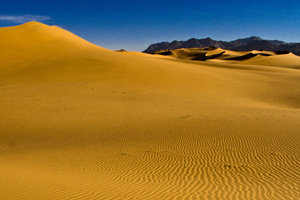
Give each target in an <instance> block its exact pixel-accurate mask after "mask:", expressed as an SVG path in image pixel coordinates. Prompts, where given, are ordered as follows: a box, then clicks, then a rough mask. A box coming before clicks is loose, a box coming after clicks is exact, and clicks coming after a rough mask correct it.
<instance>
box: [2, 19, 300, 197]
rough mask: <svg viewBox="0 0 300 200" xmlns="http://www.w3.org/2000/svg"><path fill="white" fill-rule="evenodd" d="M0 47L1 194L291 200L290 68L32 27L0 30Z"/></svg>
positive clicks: (294, 150) (299, 75) (295, 148)
mask: <svg viewBox="0 0 300 200" xmlns="http://www.w3.org/2000/svg"><path fill="white" fill-rule="evenodd" d="M0 51H1V52H0V53H1V57H0V163H1V165H0V180H1V181H0V188H1V189H0V199H218V200H219V199H224V200H225V199H226V200H227V199H272V200H273V199H278V200H279V199H299V198H300V181H299V180H300V170H299V164H300V146H299V144H300V136H299V130H300V123H299V122H300V111H299V108H300V90H299V88H300V71H299V70H297V69H289V68H285V66H282V65H281V64H280V65H279V67H273V66H267V65H269V64H268V63H267V62H270V61H269V60H266V61H265V60H264V61H260V60H259V59H260V58H259V57H260V55H258V56H256V57H253V58H251V59H248V60H247V61H242V62H240V63H238V62H234V64H232V63H230V62H207V61H191V60H189V59H175V58H172V57H169V56H160V55H144V54H141V53H132V52H124V53H121V52H113V51H110V50H107V49H104V48H101V47H98V46H96V45H93V44H91V43H89V42H87V41H85V40H83V39H81V38H79V37H77V36H75V35H73V34H72V33H69V32H68V31H65V30H63V29H61V28H58V27H55V26H47V25H44V24H40V23H37V22H30V23H27V24H24V25H21V26H16V27H9V28H1V29H0ZM188 51H189V52H187V51H185V53H184V52H181V53H183V55H184V56H186V57H187V58H190V56H189V55H191V54H193V56H195V55H196V54H197V55H196V56H199V55H198V53H199V52H198V50H188ZM203 51H206V50H203ZM219 51H220V49H219V50H216V51H215V53H212V55H215V54H218V53H220V52H219ZM202 53H203V52H202ZM204 53H205V54H206V53H207V52H204ZM249 53H251V52H243V53H232V52H229V51H225V53H224V54H222V55H221V56H225V57H224V59H225V58H229V57H238V56H244V55H246V54H249ZM226 55H227V56H226ZM207 56H211V55H207ZM280 56H281V57H280ZM272 57H273V56H268V57H263V56H262V57H261V59H269V58H270V59H271V58H272ZM290 57H293V56H292V55H278V56H274V57H273V58H274V60H275V59H279V60H278V62H277V61H276V64H278V63H279V61H280V62H281V63H282V64H284V63H289V62H290V60H289V58H290ZM252 59H253V63H250V61H251V60H252ZM254 59H255V60H254ZM271 60H272V59H271ZM274 60H272V62H273V61H274ZM248 61H249V63H247V62H248ZM231 62H233V61H231ZM243 62H245V63H244V64H242V63H243ZM265 63H267V64H265ZM295 63H296V58H295ZM271 64H272V65H273V63H271Z"/></svg>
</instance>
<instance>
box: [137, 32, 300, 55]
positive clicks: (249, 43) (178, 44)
mask: <svg viewBox="0 0 300 200" xmlns="http://www.w3.org/2000/svg"><path fill="white" fill-rule="evenodd" d="M203 47H216V48H222V49H228V50H235V51H252V50H267V51H290V52H292V53H294V54H296V55H300V43H286V42H284V41H280V40H264V39H261V38H260V37H257V36H252V37H249V38H243V39H237V40H233V41H230V42H226V41H218V40H213V39H211V38H209V37H208V38H203V39H196V38H191V39H189V40H187V41H177V40H174V41H173V42H171V43H169V42H161V43H156V44H151V45H150V46H149V47H148V48H147V49H146V50H145V51H143V52H144V53H154V52H155V51H160V50H167V49H180V48H203Z"/></svg>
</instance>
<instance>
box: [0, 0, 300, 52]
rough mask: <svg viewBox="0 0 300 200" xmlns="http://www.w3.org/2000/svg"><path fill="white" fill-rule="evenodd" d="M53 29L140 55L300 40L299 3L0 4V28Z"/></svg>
mask: <svg viewBox="0 0 300 200" xmlns="http://www.w3.org/2000/svg"><path fill="white" fill-rule="evenodd" d="M31 20H35V21H40V22H42V23H45V24H48V25H57V26H60V27H62V28H64V29H66V30H69V31H71V32H73V33H75V34H76V35H78V36H80V37H82V38H84V39H86V40H88V41H90V42H92V43H94V44H97V45H99V46H102V47H104V48H108V49H112V50H115V49H121V48H124V49H126V50H130V51H142V50H144V49H146V48H147V47H148V46H149V45H150V44H151V43H157V42H162V41H169V42H171V41H173V40H187V39H189V38H192V37H194V38H205V37H211V38H212V39H217V40H224V41H230V40H234V39H238V38H245V37H250V36H260V37H262V38H263V39H279V40H284V41H286V42H300V34H299V32H300V3H299V1H296V0H289V1H287V0H286V1H282V0H280V1H277V0H264V1H241V0H239V1H238V0H226V1H225V0H224V1H213V0H211V1H208V0H205V1H193V0H189V1H183V0H180V1H177V0H172V1H167V0H166V1H161V0H160V1H156V0H152V1H143V0H140V1H135V0H133V1H124V0H122V1H121V0H102V1H97V0H93V1H91V0H85V1H77V0H30V1H26V0H23V1H21V0H5V1H4V0H1V1H0V27H5V26H14V25H18V24H22V23H24V22H26V21H31Z"/></svg>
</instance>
